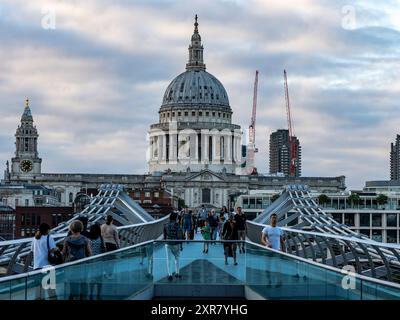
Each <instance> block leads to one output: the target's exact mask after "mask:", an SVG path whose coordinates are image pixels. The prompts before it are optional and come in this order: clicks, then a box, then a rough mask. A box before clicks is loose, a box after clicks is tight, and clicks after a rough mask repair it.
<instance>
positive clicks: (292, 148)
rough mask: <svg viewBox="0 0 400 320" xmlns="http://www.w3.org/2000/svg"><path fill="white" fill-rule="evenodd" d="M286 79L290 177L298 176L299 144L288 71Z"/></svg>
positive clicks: (285, 75) (284, 74)
mask: <svg viewBox="0 0 400 320" xmlns="http://www.w3.org/2000/svg"><path fill="white" fill-rule="evenodd" d="M283 77H284V86H285V102H286V115H287V122H288V131H289V159H290V174H289V175H290V176H291V177H295V176H296V166H297V163H296V161H297V143H296V140H295V139H294V133H293V123H292V115H291V112H290V100H289V87H288V83H287V73H286V70H283Z"/></svg>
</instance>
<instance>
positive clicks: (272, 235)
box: [261, 213, 286, 287]
mask: <svg viewBox="0 0 400 320" xmlns="http://www.w3.org/2000/svg"><path fill="white" fill-rule="evenodd" d="M277 220H278V219H277V215H276V213H272V214H271V217H270V225H269V226H266V227H265V228H264V229H263V230H262V232H261V243H262V244H263V245H264V246H266V247H268V248H271V249H274V250H278V251H286V249H285V241H284V238H283V234H282V229H281V228H280V227H278V226H277ZM275 260H276V258H275V257H274V256H270V257H268V258H267V264H266V270H267V271H268V273H267V276H268V278H269V283H270V284H271V280H272V273H276V274H277V276H276V277H274V278H275V279H277V284H276V286H277V287H279V286H281V284H282V280H281V274H280V273H279V272H278V270H276V269H278V268H279V267H277V266H276V265H275V263H274V261H275Z"/></svg>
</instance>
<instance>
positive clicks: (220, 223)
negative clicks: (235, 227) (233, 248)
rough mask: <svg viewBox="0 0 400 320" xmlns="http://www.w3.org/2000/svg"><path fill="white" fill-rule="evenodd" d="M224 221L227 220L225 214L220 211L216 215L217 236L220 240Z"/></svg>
mask: <svg viewBox="0 0 400 320" xmlns="http://www.w3.org/2000/svg"><path fill="white" fill-rule="evenodd" d="M226 221H227V218H226V214H225V213H223V212H221V213H220V214H219V217H218V236H219V239H220V240H222V229H223V227H224V223H225V222H226Z"/></svg>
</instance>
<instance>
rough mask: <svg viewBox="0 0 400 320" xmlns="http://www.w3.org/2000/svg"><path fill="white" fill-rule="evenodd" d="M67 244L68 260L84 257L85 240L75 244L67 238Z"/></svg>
mask: <svg viewBox="0 0 400 320" xmlns="http://www.w3.org/2000/svg"><path fill="white" fill-rule="evenodd" d="M67 245H68V259H67V260H68V261H76V260H79V259H83V258H85V257H86V254H85V250H86V241H85V242H84V243H80V244H75V243H72V242H71V241H70V239H68V240H67Z"/></svg>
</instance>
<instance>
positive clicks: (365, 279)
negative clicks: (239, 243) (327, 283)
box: [246, 240, 400, 289]
mask: <svg viewBox="0 0 400 320" xmlns="http://www.w3.org/2000/svg"><path fill="white" fill-rule="evenodd" d="M246 242H248V243H250V244H251V245H254V246H256V247H258V248H260V249H264V250H268V251H272V252H275V253H278V254H280V255H283V256H285V257H288V258H290V259H296V260H299V261H302V262H306V263H309V264H312V265H315V266H317V267H322V268H325V269H328V270H330V271H333V272H335V273H338V272H340V270H338V269H337V268H335V267H332V266H329V265H326V264H323V263H320V262H317V261H313V260H310V259H306V258H303V257H299V256H295V255H292V254H289V253H286V252H282V251H279V250H275V249H272V248H268V247H265V246H263V245H261V244H259V243H256V242H253V241H250V240H246ZM346 274H347V272H346V273H345V274H343V275H346ZM351 275H352V276H354V277H355V278H358V279H360V280H364V281H369V282H375V283H377V284H381V285H384V286H390V287H393V288H396V289H400V284H397V283H395V282H389V281H384V280H380V279H377V278H372V277H367V276H364V275H362V274H359V273H351Z"/></svg>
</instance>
